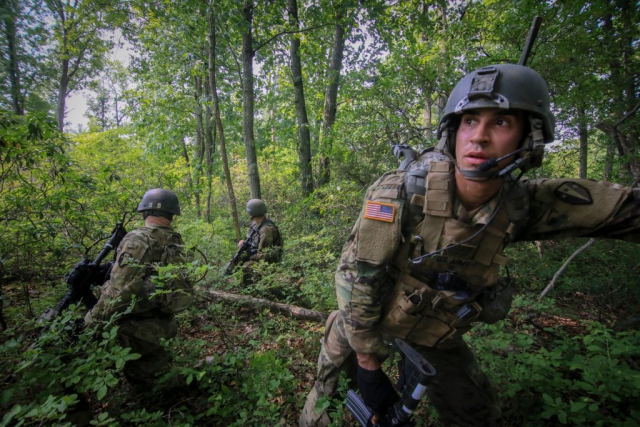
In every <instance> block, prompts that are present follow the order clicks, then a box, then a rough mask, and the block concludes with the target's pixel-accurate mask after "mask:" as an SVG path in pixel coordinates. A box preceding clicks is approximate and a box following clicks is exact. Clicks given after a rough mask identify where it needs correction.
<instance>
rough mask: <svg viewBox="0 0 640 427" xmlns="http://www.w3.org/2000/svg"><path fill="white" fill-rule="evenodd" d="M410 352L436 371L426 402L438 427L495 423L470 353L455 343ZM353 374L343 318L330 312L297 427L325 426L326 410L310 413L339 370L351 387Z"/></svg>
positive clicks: (489, 393)
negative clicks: (348, 380) (434, 412)
mask: <svg viewBox="0 0 640 427" xmlns="http://www.w3.org/2000/svg"><path fill="white" fill-rule="evenodd" d="M413 347H414V348H415V349H416V350H417V351H418V352H419V353H420V354H422V355H423V356H424V358H425V359H427V360H428V361H429V362H430V363H431V364H432V365H433V367H434V368H435V369H436V375H435V376H434V377H433V378H432V381H431V383H430V385H429V388H428V390H427V397H428V399H429V403H430V404H431V405H433V406H434V407H435V408H436V410H437V411H438V414H439V416H440V421H441V423H442V424H443V425H445V426H447V427H449V426H452V427H453V426H456V427H491V426H495V425H496V423H495V421H496V420H497V419H498V418H500V416H501V411H500V407H499V405H498V399H497V394H496V392H495V390H494V388H493V386H492V384H491V381H490V380H489V378H488V377H487V376H486V375H485V374H484V372H482V370H481V369H480V366H479V365H478V362H477V360H476V358H475V356H474V355H473V352H472V351H471V350H470V349H469V347H468V346H467V345H466V344H465V343H464V341H463V340H462V339H461V338H459V339H458V341H456V342H453V343H449V345H448V346H447V348H429V347H423V346H418V345H413ZM382 356H383V357H384V355H382ZM356 370H357V360H356V357H355V352H354V351H353V350H352V349H351V347H350V346H349V342H348V340H347V337H346V334H345V330H344V317H343V315H342V313H340V312H338V311H334V312H333V313H331V315H330V316H329V319H327V325H326V329H325V335H324V339H323V340H322V348H321V349H320V357H319V359H318V373H317V379H316V382H315V384H314V386H313V389H311V391H310V392H309V394H308V395H307V400H306V402H305V406H304V408H303V410H302V413H301V414H300V420H299V422H300V427H324V426H327V425H328V424H329V423H330V421H331V420H330V418H329V416H328V415H327V413H326V410H325V411H317V410H316V406H317V403H318V401H319V400H320V399H321V398H322V397H324V396H331V395H332V394H333V393H335V392H336V389H337V387H338V378H339V375H340V372H341V371H344V372H346V373H347V378H349V379H350V386H352V387H353V386H355V372H356Z"/></svg>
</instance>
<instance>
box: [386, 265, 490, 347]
mask: <svg viewBox="0 0 640 427" xmlns="http://www.w3.org/2000/svg"><path fill="white" fill-rule="evenodd" d="M462 283H463V282H461V281H458V282H457V283H456V284H455V286H453V287H451V288H445V287H444V286H443V285H442V284H441V283H438V282H432V283H431V286H429V285H428V284H426V283H424V282H421V281H420V280H418V279H416V278H414V277H412V276H411V275H409V274H407V273H403V274H402V275H401V276H400V278H399V279H398V281H397V283H396V286H395V289H394V293H393V296H392V297H391V299H390V300H389V303H388V304H387V305H386V307H385V311H384V312H385V313H386V314H385V316H384V317H383V320H382V323H381V328H382V330H383V331H384V332H386V333H388V334H390V335H392V336H395V337H399V338H402V339H405V340H407V341H410V342H413V343H416V344H419V345H424V346H427V347H434V346H436V345H438V344H439V343H441V342H443V341H446V340H448V339H449V338H452V337H453V336H458V335H462V334H464V333H465V332H467V331H468V330H469V329H471V323H472V322H474V321H476V320H477V319H478V317H479V316H480V315H481V313H482V307H481V306H480V304H478V303H477V302H476V301H475V299H476V297H477V295H478V292H473V291H471V290H470V289H469V288H468V287H466V286H465V287H463V286H462Z"/></svg>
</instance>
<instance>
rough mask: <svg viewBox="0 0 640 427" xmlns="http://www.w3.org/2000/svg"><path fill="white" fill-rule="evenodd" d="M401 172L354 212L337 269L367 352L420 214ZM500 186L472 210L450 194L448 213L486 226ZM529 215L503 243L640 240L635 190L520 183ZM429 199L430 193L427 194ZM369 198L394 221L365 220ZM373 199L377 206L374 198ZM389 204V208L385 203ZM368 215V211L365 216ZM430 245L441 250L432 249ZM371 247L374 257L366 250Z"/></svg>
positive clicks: (342, 301)
mask: <svg viewBox="0 0 640 427" xmlns="http://www.w3.org/2000/svg"><path fill="white" fill-rule="evenodd" d="M405 174H406V171H392V172H388V173H387V174H385V175H383V176H382V177H381V178H380V179H378V181H376V182H375V183H374V184H373V185H372V186H371V187H369V189H368V191H367V195H366V197H365V204H364V206H363V209H362V211H361V213H360V216H359V218H358V220H357V222H356V224H355V226H354V227H353V229H352V232H351V234H350V236H349V238H348V239H347V242H346V243H345V245H344V247H343V250H342V255H341V260H340V264H339V266H338V269H337V271H336V274H335V282H336V293H337V299H338V305H339V308H340V310H341V311H342V312H343V313H344V316H345V319H346V320H345V329H346V333H347V336H348V339H349V343H350V345H351V347H352V348H353V349H354V350H355V351H356V352H359V353H373V352H376V351H378V350H379V349H380V348H381V346H382V345H383V341H382V333H381V327H380V322H381V316H382V315H383V314H384V313H382V311H383V307H384V306H385V302H386V301H387V300H388V299H389V298H390V292H391V290H392V288H393V286H394V283H393V281H394V280H395V279H396V278H395V277H393V276H394V274H395V272H398V271H403V270H405V271H406V269H407V264H408V257H407V256H406V255H407V254H406V252H403V253H400V252H401V248H403V247H406V246H407V245H406V242H407V240H408V239H410V238H411V237H412V235H413V233H415V231H414V227H415V225H416V223H417V221H419V220H420V219H421V218H424V215H423V214H422V212H419V213H416V212H415V210H413V211H412V209H411V206H410V203H409V201H408V200H407V194H406V190H405V185H404V176H405ZM505 185H507V183H505V184H504V185H503V189H502V191H501V192H500V193H499V194H498V195H496V196H495V197H494V198H492V199H491V200H489V201H487V202H486V203H485V204H484V205H483V206H481V207H480V208H479V209H477V210H475V211H473V212H467V211H466V210H465V208H464V206H462V204H461V203H460V202H459V201H458V200H457V199H456V198H455V196H454V199H453V204H452V207H451V209H452V211H453V212H452V217H453V219H455V220H456V221H459V222H460V223H463V224H467V225H476V224H478V227H480V224H485V223H487V222H488V221H489V220H490V218H491V216H492V214H493V213H494V211H495V210H496V209H497V208H498V207H499V206H500V204H499V199H500V197H501V195H502V194H503V193H504V190H505ZM519 186H520V188H522V189H523V191H522V195H523V196H522V197H524V200H525V202H526V203H525V204H526V205H527V215H526V216H524V217H523V218H522V219H523V220H521V221H518V227H516V228H515V229H513V230H510V235H509V240H508V241H505V242H504V245H506V244H507V243H509V242H514V241H522V240H543V239H556V238H561V237H580V236H584V237H604V238H615V239H620V240H626V241H630V242H635V243H640V191H639V190H637V189H636V190H632V189H631V188H628V187H623V186H620V185H617V184H610V183H605V182H598V181H593V180H584V179H539V180H532V181H527V180H524V181H523V182H522V183H519ZM426 198H427V199H428V198H429V194H427V195H426ZM371 201H375V202H376V203H377V204H378V205H381V206H385V205H388V206H389V210H390V211H391V212H393V213H394V214H396V215H395V217H394V216H392V217H391V219H392V221H388V218H385V217H384V216H383V214H384V213H382V214H379V215H382V216H381V218H378V219H379V220H377V221H375V220H371V219H368V218H365V217H366V216H367V215H368V212H367V209H368V206H370V205H371V204H370V203H369V204H368V202H371ZM378 202H379V203H378ZM392 205H393V206H394V207H391V206H392ZM369 216H370V215H369ZM436 249H440V247H437V248H436ZM372 252H375V253H376V254H377V255H376V256H373V257H372V256H371V255H370V254H371V253H372Z"/></svg>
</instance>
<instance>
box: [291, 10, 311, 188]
mask: <svg viewBox="0 0 640 427" xmlns="http://www.w3.org/2000/svg"><path fill="white" fill-rule="evenodd" d="M289 23H290V24H291V26H292V27H293V28H295V29H298V28H299V18H298V2H297V0H289ZM291 78H292V80H293V93H294V99H295V109H296V119H297V121H298V139H299V141H298V161H299V164H300V176H301V186H302V194H303V195H304V196H305V197H307V196H308V195H309V194H311V192H312V191H313V173H312V168H311V134H310V132H309V119H308V118H307V105H306V102H305V97H304V86H303V81H302V62H301V61H300V37H298V36H297V35H296V34H293V35H292V36H291Z"/></svg>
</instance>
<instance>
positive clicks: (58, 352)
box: [1, 310, 140, 425]
mask: <svg viewBox="0 0 640 427" xmlns="http://www.w3.org/2000/svg"><path fill="white" fill-rule="evenodd" d="M75 317H76V313H75V312H74V311H73V310H68V311H66V312H64V313H63V314H62V315H60V316H58V317H57V318H55V319H54V320H53V321H52V322H51V323H50V324H47V325H45V326H44V328H43V329H41V330H40V334H39V335H38V338H37V340H36V341H35V342H34V343H33V344H32V345H31V346H29V347H27V348H26V349H23V348H22V345H21V344H22V343H23V341H24V337H23V336H22V335H20V336H17V337H15V338H11V339H9V340H7V341H6V342H5V343H4V344H3V345H2V349H1V350H2V353H3V354H4V355H5V357H9V358H10V359H13V360H16V359H18V360H21V362H20V363H19V365H18V367H17V368H16V369H15V373H16V375H17V376H18V381H17V382H16V383H14V384H12V385H11V387H9V388H7V389H5V390H4V391H3V393H2V404H3V406H4V405H7V404H9V403H10V402H14V404H13V406H12V407H11V409H10V410H9V411H8V412H7V414H6V415H5V417H4V419H3V424H2V425H13V424H11V423H10V421H13V422H16V421H20V423H18V425H32V424H42V423H45V424H49V423H57V422H65V421H66V420H67V419H68V418H67V416H68V410H69V409H71V408H73V407H74V406H75V405H76V404H78V403H79V402H80V400H79V396H83V395H84V396H87V395H91V396H93V397H94V398H95V399H97V400H105V397H106V396H107V393H108V391H109V390H110V389H113V388H114V387H115V386H117V385H118V383H119V381H120V379H119V377H120V374H119V372H120V371H122V368H123V366H124V364H125V363H126V361H127V360H135V359H138V358H139V357H140V355H138V354H131V349H130V348H122V347H120V346H119V345H118V343H117V341H116V333H117V327H116V326H114V325H112V324H107V325H105V326H104V328H103V329H101V330H98V329H97V328H95V327H94V328H87V329H84V330H80V329H79V328H81V326H79V325H80V323H78V322H77V320H74V318H75ZM7 333H8V334H12V332H10V331H9V332H7ZM15 402H18V403H15Z"/></svg>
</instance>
